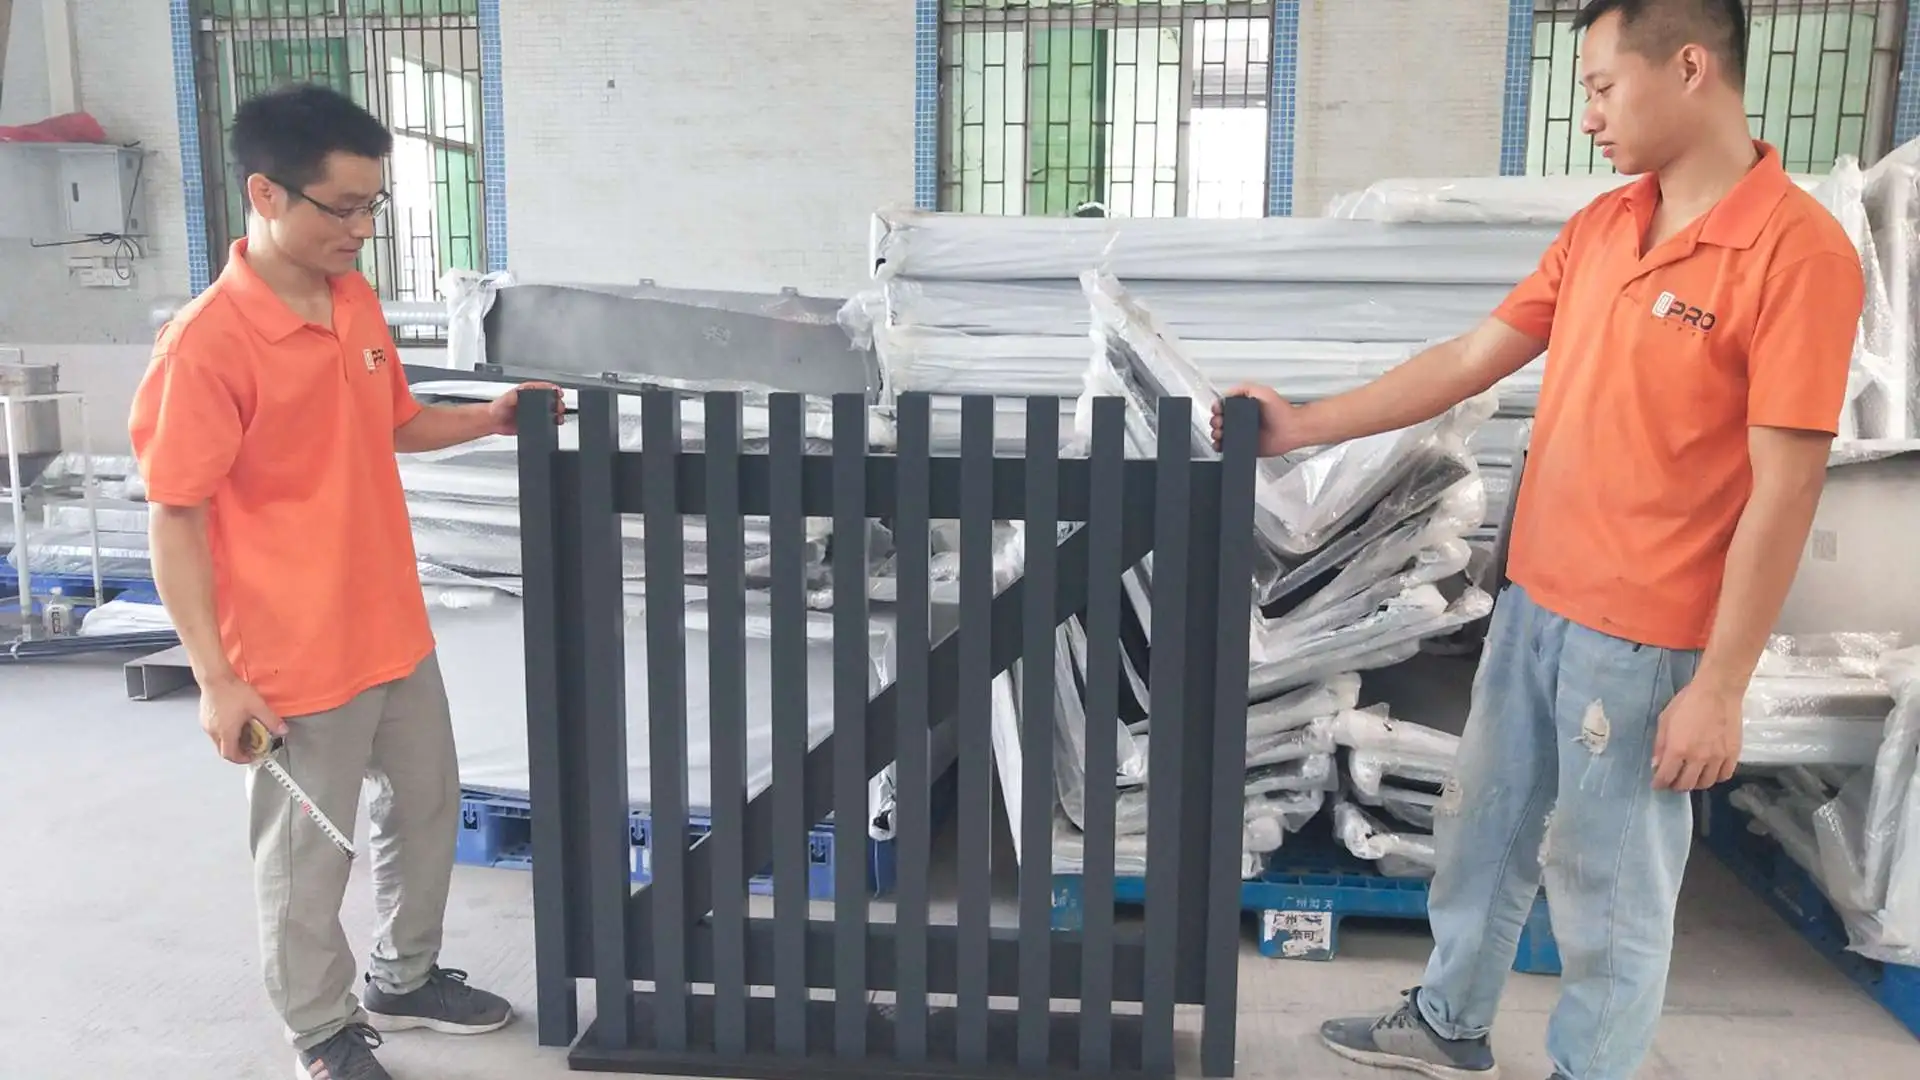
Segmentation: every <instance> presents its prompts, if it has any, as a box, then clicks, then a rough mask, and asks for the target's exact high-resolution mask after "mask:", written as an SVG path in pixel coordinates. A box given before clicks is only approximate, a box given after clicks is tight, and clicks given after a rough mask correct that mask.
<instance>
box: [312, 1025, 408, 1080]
mask: <svg viewBox="0 0 1920 1080" xmlns="http://www.w3.org/2000/svg"><path fill="white" fill-rule="evenodd" d="M379 1045H380V1033H379V1032H377V1031H375V1030H373V1029H372V1028H370V1027H368V1026H367V1025H365V1024H348V1025H347V1026H346V1027H343V1028H341V1029H340V1030H339V1031H337V1032H335V1033H334V1035H333V1037H332V1038H329V1039H328V1040H327V1041H326V1042H323V1043H321V1044H320V1045H318V1046H314V1047H309V1048H307V1049H305V1050H302V1051H300V1052H299V1053H298V1054H296V1055H295V1056H294V1059H293V1075H294V1077H295V1080H393V1074H392V1073H390V1072H388V1071H387V1070H386V1069H384V1068H382V1067H381V1065H380V1062H379V1061H377V1060H375V1059H374V1056H373V1048H374V1047H376V1046H379Z"/></svg>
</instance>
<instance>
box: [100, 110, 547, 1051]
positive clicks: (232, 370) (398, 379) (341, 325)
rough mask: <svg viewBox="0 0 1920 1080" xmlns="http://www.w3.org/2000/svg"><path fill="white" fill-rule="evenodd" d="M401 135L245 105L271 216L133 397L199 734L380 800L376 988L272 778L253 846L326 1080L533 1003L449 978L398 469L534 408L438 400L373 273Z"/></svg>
mask: <svg viewBox="0 0 1920 1080" xmlns="http://www.w3.org/2000/svg"><path fill="white" fill-rule="evenodd" d="M391 148H392V137H391V136H390V135H389V134H388V132H387V131H386V129H385V128H383V127H382V126H381V125H380V122H379V121H378V120H376V119H374V118H373V117H372V116H371V115H369V114H368V113H366V112H365V111H364V110H362V109H361V108H360V107H359V106H357V105H355V104H354V103H353V102H352V101H351V100H349V99H347V98H345V97H343V96H341V95H339V94H336V93H334V92H333V91H331V90H326V89H322V88H319V87H310V86H309V87H294V88H289V89H286V90H279V91H275V92H272V93H269V94H266V95H264V96H261V97H259V98H255V99H253V100H251V101H249V102H247V103H246V104H244V105H242V106H241V107H240V109H239V111H238V112H237V113H236V115H235V118H234V125H233V159H234V161H235V162H237V164H238V166H239V169H238V172H239V175H240V176H241V177H242V178H243V180H244V183H245V190H246V196H247V203H248V206H249V207H250V209H251V210H252V213H251V214H249V215H248V219H247V235H246V238H245V239H243V240H240V241H238V242H237V243H235V244H234V245H233V249H232V252H231V253H230V255H229V256H228V260H227V265H226V269H225V270H224V271H223V272H222V273H221V275H220V279H219V280H218V281H216V282H214V283H213V285H212V287H210V288H209V289H208V290H207V291H206V292H204V293H202V294H201V295H200V296H199V297H198V298H197V299H195V300H194V301H193V302H192V303H190V304H188V305H187V306H186V307H185V308H184V309H182V310H181V312H180V313H179V315H178V316H177V317H175V318H174V319H173V321H172V322H170V323H169V324H168V325H167V326H166V328H165V329H163V330H162V331H161V333H160V337H159V342H158V344H157V346H156V349H155V352H154V357H153V362H152V364H151V366H150V367H149V368H148V370H147V374H146V377H145V379H144V380H143V381H142V383H141V385H140V388H139V391H138V393H137V394H136V396H135V398H134V404H133V413H132V418H131V423H130V429H131V434H132V439H133V448H134V452H135V454H136V455H137V456H138V458H139V463H140V469H141V473H142V476H143V477H144V479H145V481H146V486H147V497H148V500H149V502H150V503H151V507H152V553H153V568H154V579H155V582H156V583H157V584H158V586H159V590H160V595H161V598H162V599H163V600H164V602H165V604H166V607H167V612H168V614H169V615H170V616H171V617H172V619H173V622H174V625H175V626H176V627H177V628H178V629H179V632H180V638H181V641H182V643H183V644H184V645H185V647H186V651H187V654H188V657H189V658H190V660H191V662H192V665H193V672H194V677H195V678H196V680H197V681H198V682H199V684H200V688H201V699H200V716H201V726H202V727H203V728H205V730H206V732H207V736H208V738H210V739H211V740H212V741H213V744H214V746H215V748H216V749H217V750H218V751H219V753H220V754H221V756H223V757H225V758H227V759H228V760H230V761H234V762H241V763H245V762H248V761H249V755H248V752H247V750H246V749H245V748H244V745H243V739H242V734H243V731H244V729H245V727H246V725H247V724H248V723H249V722H250V721H255V720H257V721H259V722H260V723H262V724H263V725H265V726H266V727H267V728H268V729H269V730H271V731H272V732H273V733H274V734H276V735H279V736H282V737H283V742H282V745H281V747H280V748H279V749H278V750H276V751H275V753H276V754H277V758H278V760H279V762H280V764H281V765H282V766H283V767H284V768H285V769H286V770H287V771H288V772H289V773H290V774H291V775H292V776H293V778H294V779H295V780H297V781H298V782H299V783H300V785H301V786H302V787H304V788H305V789H306V790H307V792H308V793H309V794H310V795H311V796H312V797H313V799H314V801H315V802H316V803H317V804H318V805H319V808H320V809H321V810H322V811H324V812H325V813H326V815H327V816H328V817H330V818H331V819H332V820H333V821H335V822H337V823H339V824H340V825H341V826H342V827H344V828H347V829H351V828H352V826H353V821H354V818H355V811H356V809H357V807H358V804H359V800H360V789H361V781H362V779H363V778H367V779H371V780H372V781H373V782H374V785H375V797H374V799H373V803H372V817H373V843H372V848H373V887H374V899H375V905H376V908H377V909H378V913H379V927H378V932H377V934H376V937H375V942H374V947H373V953H372V956H371V957H370V959H369V969H370V970H369V971H368V973H367V977H366V985H365V987H364V988H363V990H362V992H361V994H360V996H358V997H356V996H355V994H354V992H353V981H354V979H353V977H354V970H355V964H354V957H353V953H352V951H351V948H350V947H349V945H348V942H347V937H346V933H345V932H344V931H343V930H342V928H341V926H340V902H341V898H342V895H343V894H344V892H345V889H346V884H347V875H348V867H349V863H348V861H347V859H346V857H345V856H344V855H342V854H341V853H340V852H339V851H338V850H337V849H335V848H334V847H333V846H332V845H331V844H330V843H329V842H328V841H327V839H326V837H325V836H324V835H322V834H321V832H320V831H319V830H318V828H317V827H316V826H315V825H314V824H313V822H311V821H309V820H308V819H307V818H306V817H305V816H304V815H302V814H301V812H300V811H299V810H298V809H297V808H296V807H295V806H294V805H293V804H292V802H291V800H289V799H288V798H287V795H286V793H285V792H284V791H282V790H281V789H280V788H279V787H278V786H277V785H276V784H275V783H274V782H273V781H272V780H271V779H269V778H267V777H265V776H262V775H261V774H260V771H259V769H258V768H254V769H251V770H250V771H249V774H248V797H249V801H250V803H251V826H250V829H249V837H250V843H251V847H252V851H253V863H254V886H255V892H256V896H257V900H258V905H259V922H260V944H261V960H262V966H263V967H264V969H265V976H266V984H267V990H268V994H269V996H270V997H271V999H272V1001H273V1005H274V1008H275V1009H276V1010H277V1011H278V1012H279V1014H280V1016H281V1018H282V1019H283V1020H284V1021H285V1023H286V1027H287V1032H288V1038H289V1039H290V1041H291V1042H292V1043H293V1045H294V1047H295V1049H296V1053H297V1059H296V1067H295V1074H296V1075H297V1076H299V1077H303V1078H307V1080H387V1077H388V1073H387V1071H386V1070H385V1069H384V1068H382V1067H381V1065H380V1063H379V1062H378V1061H377V1060H376V1059H375V1058H374V1056H373V1053H372V1047H375V1046H378V1045H379V1043H380V1035H379V1034H378V1033H377V1032H378V1031H392V1030H396V1029H400V1028H416V1027H420V1028H428V1029H431V1030H435V1031H441V1032H449V1033H455V1034H478V1033H480V1032H485V1031H492V1030H494V1029H496V1028H499V1027H501V1026H503V1025H504V1024H506V1022H507V1020H508V1019H509V1017H510V1014H511V1010H510V1009H509V1007H508V1005H507V1002H506V1001H505V1000H503V999H501V998H499V997H497V996H495V995H493V994H489V993H486V992H485V991H482V990H478V989H475V988H473V987H471V986H468V985H467V983H466V976H465V974H464V973H462V972H460V971H456V970H452V969H448V968H442V967H440V966H439V965H438V963H437V961H438V958H439V951H440V942H441V926H442V920H443V917H444V915H445V912H446V902H447V889H448V884H449V882H450V880H451V877H452V872H453V852H454V840H455V836H456V833H457V830H458V827H459V809H460V781H459V770H458V764H457V762H456V760H455V757H454V745H453V728H452V724H451V721H450V719H449V717H448V711H447V698H446V691H445V688H444V687H443V685H442V683H441V679H440V670H439V667H438V665H437V663H436V661H435V658H434V642H433V634H432V632H431V630H430V629H429V627H428V623H427V611H426V604H425V601H424V599H423V597H422V594H421V590H420V580H419V575H418V570H417V568H416V564H415V561H414V550H413V536H412V530H411V528H410V526H409V523H408V518H407V505H406V499H405V496H404V494H403V492H402V489H401V486H400V476H399V469H398V466H397V464H396V462H395V460H394V454H395V453H396V452H401V453H408V452H417V451H425V450H434V449H439V448H442V447H447V446H453V445H456V444H459V443H463V442H467V441H469V440H472V439H476V438H479V437H481V436H483V435H488V434H493V433H500V434H511V433H512V432H513V430H514V422H513V418H514V407H515V403H516V402H515V398H516V395H517V391H513V392H509V393H508V394H507V395H506V396H505V397H503V398H501V399H500V400H498V401H495V402H492V403H490V404H482V405H473V406H461V407H445V406H429V407H422V406H421V405H420V404H419V403H418V402H416V401H415V400H414V399H413V396H412V394H411V393H409V391H408V389H407V382H406V377H405V375H404V374H403V373H402V371H401V368H400V357H399V351H398V350H397V349H396V348H395V347H394V343H393V339H392V337H391V336H390V335H389V333H388V331H387V325H386V319H385V317H384V315H383V314H382V312H381V308H380V299H379V297H378V296H376V295H375V294H374V292H373V289H372V288H371V287H370V286H369V285H368V284H367V281H366V279H365V278H363V277H362V276H361V275H360V274H359V272H358V269H357V267H358V260H359V256H360V251H361V248H362V246H363V245H364V244H365V243H366V241H367V240H368V239H369V238H370V237H372V235H373V232H374V221H375V219H376V218H377V217H378V216H379V214H380V212H381V210H382V208H383V207H384V206H385V205H386V202H387V197H386V194H385V192H384V191H382V188H381V185H382V180H383V175H384V169H383V167H382V164H381V159H383V158H384V157H385V156H386V155H387V153H388V151H389V150H390V149H391Z"/></svg>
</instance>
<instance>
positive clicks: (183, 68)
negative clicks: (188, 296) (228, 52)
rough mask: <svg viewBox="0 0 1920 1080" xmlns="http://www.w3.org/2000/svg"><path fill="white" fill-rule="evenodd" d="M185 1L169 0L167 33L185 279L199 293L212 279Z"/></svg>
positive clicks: (190, 20)
mask: <svg viewBox="0 0 1920 1080" xmlns="http://www.w3.org/2000/svg"><path fill="white" fill-rule="evenodd" d="M188 2H189V0H169V3H168V6H167V24H168V26H167V33H168V35H169V36H170V37H171V38H172V39H173V100H174V109H175V111H176V114H177V116H178V119H179V121H180V189H181V195H182V197H183V198H184V199H185V200H186V204H187V207H186V209H187V282H188V285H189V287H190V288H191V289H192V290H193V295H195V296H198V295H200V292H201V290H203V289H205V288H206V287H207V283H208V282H209V281H211V280H212V277H213V274H212V265H213V264H212V261H211V260H210V259H209V258H208V256H207V183H206V172H205V169H204V166H203V165H202V163H201V160H200V106H199V98H198V95H197V94H196V93H195V92H194V80H193V12H192V11H191V10H189V9H188V7H187V5H188Z"/></svg>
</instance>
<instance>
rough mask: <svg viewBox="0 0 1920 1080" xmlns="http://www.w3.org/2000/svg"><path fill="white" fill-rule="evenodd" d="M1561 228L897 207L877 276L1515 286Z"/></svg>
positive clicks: (879, 240)
mask: <svg viewBox="0 0 1920 1080" xmlns="http://www.w3.org/2000/svg"><path fill="white" fill-rule="evenodd" d="M1553 236H1554V230H1553V229H1551V228H1527V227H1521V228H1511V229H1505V228H1491V229H1490V228H1486V227H1485V226H1473V225H1465V226H1462V225H1397V224H1381V223H1377V222H1358V221H1341V220H1335V219H1330V218H1312V217H1267V218H1190V217H1183V218H1052V217H1000V216H993V215H984V214H945V213H935V212H932V211H925V210H908V209H900V210H886V211H882V212H881V213H879V214H876V215H875V216H874V221H873V240H872V257H873V265H874V274H875V276H876V277H882V278H889V277H912V278H927V279H965V280H975V281H996V280H997V281H1019V280H1028V281H1034V280H1055V281H1058V280H1072V279H1073V278H1076V277H1078V276H1079V275H1080V274H1081V272H1083V271H1085V270H1088V269H1090V268H1097V269H1101V270H1105V271H1107V272H1108V273H1111V274H1114V275H1115V276H1118V277H1121V278H1139V279H1141V280H1159V281H1266V282H1319V281H1354V282H1434V283H1467V284H1493V285H1508V286H1511V285H1513V284H1514V283H1516V282H1518V281H1520V280H1521V279H1522V278H1524V277H1526V276H1527V275H1528V274H1530V273H1532V272H1533V270H1534V268H1535V267H1536V266H1537V265H1538V264H1539V262H1540V255H1541V253H1543V252H1545V251H1546V250H1547V246H1548V245H1549V244H1551V243H1552V242H1553Z"/></svg>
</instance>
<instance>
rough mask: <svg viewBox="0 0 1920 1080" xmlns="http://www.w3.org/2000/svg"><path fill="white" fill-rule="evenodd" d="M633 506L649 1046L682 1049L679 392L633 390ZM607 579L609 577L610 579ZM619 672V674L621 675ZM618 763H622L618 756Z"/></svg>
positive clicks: (683, 706) (683, 692) (683, 697)
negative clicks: (637, 399) (645, 753)
mask: <svg viewBox="0 0 1920 1080" xmlns="http://www.w3.org/2000/svg"><path fill="white" fill-rule="evenodd" d="M640 408H641V413H640V449H641V454H640V469H641V481H642V487H641V509H642V512H643V513H644V514H645V515H646V541H645V547H646V559H647V733H648V741H649V743H650V744H651V745H650V746H649V747H648V750H649V752H650V756H649V758H648V768H647V776H648V779H649V780H650V781H651V783H652V786H653V790H652V791H651V792H649V793H648V798H647V812H648V814H649V815H650V816H651V819H652V829H651V837H652V860H653V878H652V882H651V884H649V885H648V886H647V887H648V888H649V889H650V890H651V891H652V893H653V973H652V974H653V1005H654V1008H653V1033H654V1040H655V1042H656V1044H657V1045H658V1047H659V1049H661V1050H665V1051H681V1050H685V1049H686V1047H687V953H686V939H687V926H688V920H687V918H686V897H687V874H686V860H687V630H686V627H687V605H686V590H685V588H684V575H685V572H686V531H685V529H684V527H683V525H682V523H681V520H680V506H679V491H678V490H677V486H676V484H677V478H678V474H679V459H680V398H679V396H678V395H676V394H674V393H673V392H671V391H667V390H652V391H648V392H647V393H646V394H645V395H643V396H642V397H641V406H640ZM616 580H617V579H616ZM621 677H622V679H623V680H624V679H625V672H624V671H622V673H621ZM622 764H624V762H623V763H622Z"/></svg>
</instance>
